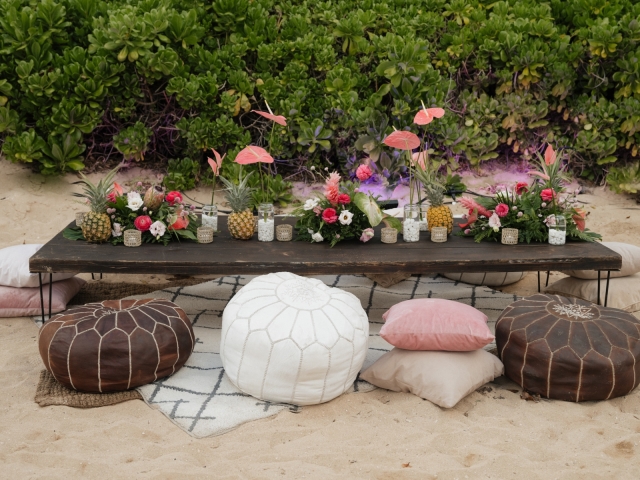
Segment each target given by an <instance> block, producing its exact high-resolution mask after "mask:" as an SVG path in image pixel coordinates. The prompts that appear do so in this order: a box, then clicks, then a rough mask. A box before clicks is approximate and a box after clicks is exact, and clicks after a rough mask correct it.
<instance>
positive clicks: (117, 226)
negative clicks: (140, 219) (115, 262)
mask: <svg viewBox="0 0 640 480" xmlns="http://www.w3.org/2000/svg"><path fill="white" fill-rule="evenodd" d="M111 235H113V236H114V237H120V236H121V235H122V225H120V224H119V223H114V224H113V229H112V230H111Z"/></svg>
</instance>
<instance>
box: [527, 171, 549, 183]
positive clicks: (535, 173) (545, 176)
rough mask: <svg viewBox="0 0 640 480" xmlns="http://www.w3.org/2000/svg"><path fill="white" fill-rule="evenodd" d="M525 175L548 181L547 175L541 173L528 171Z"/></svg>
mask: <svg viewBox="0 0 640 480" xmlns="http://www.w3.org/2000/svg"><path fill="white" fill-rule="evenodd" d="M527 175H535V176H536V177H540V178H541V179H543V180H546V181H547V182H548V181H549V180H550V178H549V175H545V174H544V173H542V172H535V171H530V172H527Z"/></svg>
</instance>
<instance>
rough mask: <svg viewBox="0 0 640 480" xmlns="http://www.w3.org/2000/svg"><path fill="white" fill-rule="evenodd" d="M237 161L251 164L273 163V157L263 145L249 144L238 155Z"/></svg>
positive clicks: (242, 163)
mask: <svg viewBox="0 0 640 480" xmlns="http://www.w3.org/2000/svg"><path fill="white" fill-rule="evenodd" d="M236 163H239V164H240V165H249V164H252V163H273V157H272V156H271V155H269V152H267V151H266V150H265V149H264V148H262V147H256V146H254V145H249V146H248V147H245V148H243V149H242V150H241V151H240V153H238V155H237V156H236Z"/></svg>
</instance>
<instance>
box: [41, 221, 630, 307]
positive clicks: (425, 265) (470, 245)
mask: <svg viewBox="0 0 640 480" xmlns="http://www.w3.org/2000/svg"><path fill="white" fill-rule="evenodd" d="M294 221H295V220H294V219H293V218H291V217H284V218H280V217H277V218H276V225H278V224H280V223H294ZM218 228H219V229H220V232H219V233H217V234H216V237H215V238H214V240H213V243H209V244H198V243H195V242H186V241H183V242H181V243H179V242H177V241H176V242H172V243H171V244H169V245H168V246H166V247H165V246H163V245H158V244H143V245H142V246H140V247H136V248H128V247H125V246H123V245H118V246H113V245H111V244H109V243H106V244H99V245H97V244H91V243H86V242H81V241H72V240H67V239H66V238H64V237H63V236H62V232H60V233H59V234H58V235H56V236H55V237H54V238H53V239H52V240H51V241H49V242H48V243H47V244H46V245H44V246H43V247H42V248H41V249H40V250H38V252H36V253H35V254H34V255H33V256H32V257H31V259H30V260H29V269H30V271H31V272H34V273H39V274H40V277H41V279H42V274H43V273H44V274H47V273H48V274H50V275H51V274H53V273H57V272H77V273H137V274H140V273H149V274H172V275H201V274H213V275H220V276H223V275H262V274H266V273H272V272H281V271H287V272H292V273H296V274H303V275H309V274H311V275H324V274H336V273H368V274H381V273H396V272H405V273H412V274H413V273H416V274H418V273H439V272H451V273H457V272H513V271H535V272H538V289H540V274H539V272H540V271H547V272H549V271H550V270H555V271H563V270H597V271H598V278H600V272H601V271H607V272H608V273H607V288H606V293H605V305H606V300H607V297H608V290H609V283H608V280H609V275H610V272H611V270H619V269H620V267H621V266H622V257H621V256H620V255H619V254H617V253H615V252H613V251H612V250H610V249H608V248H606V247H605V246H603V245H601V244H599V243H587V242H568V243H567V244H566V245H561V246H554V245H549V244H546V243H545V244H541V243H534V244H518V245H502V244H500V243H495V242H483V243H475V242H474V241H473V240H472V239H470V238H462V237H458V236H456V235H450V236H449V239H448V241H447V242H446V243H434V242H431V241H430V240H429V238H428V233H427V232H422V235H421V239H420V241H419V242H415V243H406V242H404V241H402V236H399V240H398V242H397V243H395V244H384V243H382V242H381V241H380V232H379V228H378V229H376V236H375V237H374V238H373V239H372V240H370V241H369V242H367V244H366V245H362V244H361V243H360V242H357V241H356V242H350V241H346V242H342V243H339V244H338V245H336V246H335V247H333V248H330V247H329V245H328V243H326V242H323V243H320V244H309V243H306V242H295V241H292V242H278V241H273V242H259V241H257V237H256V236H254V238H253V239H252V240H250V241H242V240H236V239H233V238H231V236H230V234H229V231H228V230H227V219H226V217H219V219H218ZM454 233H455V231H454ZM547 279H548V277H547ZM49 285H51V283H50V284H49ZM599 285H600V283H598V286H599ZM40 294H41V300H42V283H41V288H40ZM49 296H51V288H49ZM598 299H600V292H599V291H598ZM42 305H43V307H42V308H43V312H42V313H43V318H44V302H43V303H42ZM49 305H51V302H49Z"/></svg>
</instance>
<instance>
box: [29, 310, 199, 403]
mask: <svg viewBox="0 0 640 480" xmlns="http://www.w3.org/2000/svg"><path fill="white" fill-rule="evenodd" d="M38 343H39V348H40V356H41V357H42V360H43V362H44V365H45V367H46V368H47V370H49V372H51V374H52V375H53V376H54V377H55V378H56V380H58V381H59V382H60V383H62V384H64V385H66V386H67V387H69V388H73V389H75V390H79V391H83V392H97V393H104V392H114V391H120V390H128V389H130V388H135V387H138V386H140V385H145V384H147V383H151V382H153V381H155V380H158V379H160V378H163V377H166V376H169V375H172V374H173V373H175V372H177V371H178V370H179V369H180V368H181V367H182V366H183V365H184V363H185V362H186V361H187V359H188V358H189V356H190V355H191V352H192V351H193V347H194V344H195V339H194V336H193V329H192V328H191V322H190V321H189V318H188V317H187V315H186V314H185V313H184V311H183V310H182V309H181V308H180V307H178V306H177V305H176V304H175V303H172V302H170V301H168V300H154V299H144V300H108V301H104V302H102V303H89V304H87V305H83V306H78V307H73V308H70V309H69V310H67V311H66V312H64V313H62V314H59V315H56V316H54V317H52V318H51V320H49V321H48V322H47V323H45V325H44V326H43V327H42V328H41V329H40V334H39V337H38Z"/></svg>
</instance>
